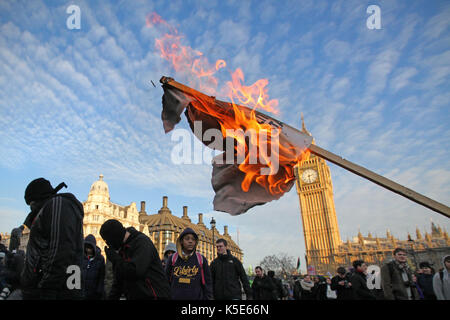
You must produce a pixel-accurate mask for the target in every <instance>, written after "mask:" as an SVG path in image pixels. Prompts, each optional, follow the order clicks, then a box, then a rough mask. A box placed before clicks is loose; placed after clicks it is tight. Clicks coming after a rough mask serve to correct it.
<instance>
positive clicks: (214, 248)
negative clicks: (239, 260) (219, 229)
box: [210, 217, 216, 261]
mask: <svg viewBox="0 0 450 320" xmlns="http://www.w3.org/2000/svg"><path fill="white" fill-rule="evenodd" d="M210 224H211V230H212V246H213V258H212V259H211V261H212V260H214V259H215V258H216V244H215V243H214V228H215V227H216V220H214V217H212V219H211V222H210Z"/></svg>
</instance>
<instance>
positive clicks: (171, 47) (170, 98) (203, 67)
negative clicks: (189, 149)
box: [146, 13, 312, 215]
mask: <svg viewBox="0 0 450 320" xmlns="http://www.w3.org/2000/svg"><path fill="white" fill-rule="evenodd" d="M146 25H147V27H149V28H155V29H157V31H159V32H162V33H164V34H163V35H162V36H161V37H160V38H158V39H156V41H155V47H156V49H157V50H158V51H159V53H160V56H161V57H162V58H163V59H165V60H167V61H169V62H170V64H171V65H172V67H173V69H174V70H175V72H176V73H177V74H179V75H181V76H183V77H186V78H187V79H188V81H189V85H190V86H195V87H196V88H199V90H201V91H202V92H205V93H206V94H204V93H202V92H199V91H196V90H194V89H192V88H190V87H188V86H185V85H182V84H180V83H178V82H176V81H174V80H173V79H171V78H167V77H163V78H162V79H161V83H162V84H163V89H164V95H163V111H162V116H161V117H162V121H163V126H164V130H165V132H166V133H167V132H169V131H171V130H172V129H173V128H174V126H175V125H176V124H177V123H178V122H180V120H181V113H182V112H183V111H185V115H186V118H187V120H188V122H189V125H190V127H191V130H192V131H193V132H194V135H195V136H196V137H197V138H198V139H200V141H202V143H203V144H205V145H206V146H208V147H210V148H212V149H215V150H220V151H223V153H222V154H220V155H218V156H216V157H215V158H214V159H213V172H212V179H211V182H212V186H213V189H214V191H215V193H216V195H215V198H214V202H213V204H214V209H215V210H218V211H224V212H228V213H230V214H233V215H236V214H241V213H244V212H246V211H247V210H248V209H250V208H252V207H253V206H255V205H261V204H264V203H266V202H269V201H272V200H275V199H279V198H280V197H281V196H282V195H283V194H284V193H286V192H287V191H289V190H290V189H291V188H292V186H293V184H294V180H295V176H294V170H293V167H294V166H295V165H296V164H297V163H298V161H300V160H302V159H305V157H307V156H308V155H309V153H308V152H305V151H306V150H307V148H308V146H309V145H310V144H311V141H312V137H311V136H309V135H307V134H304V133H302V132H300V131H298V130H296V129H294V128H292V127H290V126H288V125H286V124H284V123H282V122H280V121H278V120H276V119H274V118H272V117H269V116H267V115H265V114H263V113H261V112H259V111H257V109H262V110H265V111H267V112H272V113H275V114H276V113H277V112H278V111H277V106H278V101H277V100H276V99H270V98H269V95H268V90H267V84H268V80H267V79H260V80H258V81H256V82H255V83H253V84H252V85H249V86H246V85H244V73H243V72H242V70H241V69H239V68H238V69H236V70H235V71H233V72H232V73H231V81H227V82H226V85H225V86H224V87H222V88H220V89H218V83H219V81H218V79H217V78H216V77H215V75H216V73H217V72H218V71H219V70H222V69H223V68H225V67H226V62H225V61H224V60H217V61H216V63H210V62H209V61H208V59H207V58H206V57H205V56H204V55H203V53H202V52H200V51H198V50H195V49H193V48H191V47H189V46H186V45H183V44H182V40H183V38H184V36H183V35H182V34H180V33H179V32H178V30H177V29H176V28H174V27H173V26H171V25H170V24H169V23H167V22H166V21H165V20H163V19H162V18H161V17H160V16H159V15H158V14H156V13H151V14H149V15H148V16H147V20H146ZM217 94H219V95H221V96H226V97H228V98H229V99H230V100H231V103H228V102H224V101H220V100H216V99H215V98H214V97H212V96H211V95H217ZM211 140H212V141H211Z"/></svg>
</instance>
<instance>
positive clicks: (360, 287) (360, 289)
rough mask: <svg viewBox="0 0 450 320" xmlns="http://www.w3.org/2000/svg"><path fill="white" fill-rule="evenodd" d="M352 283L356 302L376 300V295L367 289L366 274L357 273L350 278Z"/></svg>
mask: <svg viewBox="0 0 450 320" xmlns="http://www.w3.org/2000/svg"><path fill="white" fill-rule="evenodd" d="M350 282H351V284H352V291H353V298H354V299H355V300H376V297H375V295H373V294H372V292H371V291H370V289H369V288H368V287H367V278H366V275H365V274H363V273H361V272H357V271H355V272H354V273H353V274H352V275H351V277H350Z"/></svg>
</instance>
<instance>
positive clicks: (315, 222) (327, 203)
mask: <svg viewBox="0 0 450 320" xmlns="http://www.w3.org/2000/svg"><path fill="white" fill-rule="evenodd" d="M302 132H304V133H306V134H309V135H311V134H310V133H309V132H308V131H307V130H306V127H305V123H304V120H303V115H302ZM312 143H313V144H314V143H315V142H314V140H313V142H312ZM296 177H297V178H296V185H297V193H298V196H299V200H300V209H301V216H302V223H303V231H304V236H305V246H306V260H307V261H306V263H307V266H308V267H310V266H312V267H314V268H315V270H316V272H317V273H318V274H325V273H326V272H327V271H331V272H332V273H333V274H334V271H335V270H334V265H335V261H334V257H333V256H334V254H335V253H336V252H337V250H338V248H339V245H340V244H341V237H340V235H339V227H338V223H337V217H336V209H335V207H334V199H333V185H332V182H331V175H330V168H329V167H328V165H327V164H326V162H325V160H324V159H322V158H320V157H317V156H315V155H312V154H311V155H310V157H309V159H308V160H306V161H303V162H301V163H299V164H298V166H296Z"/></svg>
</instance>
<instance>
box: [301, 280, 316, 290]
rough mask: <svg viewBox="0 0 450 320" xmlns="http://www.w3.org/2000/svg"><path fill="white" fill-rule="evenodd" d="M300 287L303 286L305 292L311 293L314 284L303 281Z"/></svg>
mask: <svg viewBox="0 0 450 320" xmlns="http://www.w3.org/2000/svg"><path fill="white" fill-rule="evenodd" d="M300 285H301V286H302V288H303V290H307V291H311V288H312V287H314V282H312V281H310V282H307V281H304V280H301V281H300Z"/></svg>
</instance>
